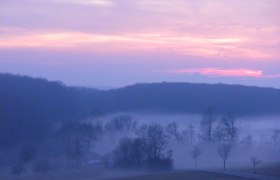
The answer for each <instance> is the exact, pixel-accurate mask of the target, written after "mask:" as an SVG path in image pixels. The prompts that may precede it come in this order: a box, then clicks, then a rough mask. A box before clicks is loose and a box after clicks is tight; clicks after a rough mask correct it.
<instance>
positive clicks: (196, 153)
mask: <svg viewBox="0 0 280 180" xmlns="http://www.w3.org/2000/svg"><path fill="white" fill-rule="evenodd" d="M190 153H191V156H192V158H193V159H194V163H195V168H196V169H197V159H198V157H199V156H200V155H201V153H202V151H201V149H200V148H198V147H194V148H193V149H192V150H191V152H190Z"/></svg>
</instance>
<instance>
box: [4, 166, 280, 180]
mask: <svg viewBox="0 0 280 180" xmlns="http://www.w3.org/2000/svg"><path fill="white" fill-rule="evenodd" d="M229 171H232V172H245V173H252V169H250V168H242V169H231V170H229ZM6 172H7V171H6ZM257 173H258V174H263V175H269V176H277V177H279V178H280V163H274V164H268V165H263V166H260V167H259V168H258V169H257ZM0 179H1V180H2V179H3V180H4V179H5V180H49V179H51V180H61V179H67V180H76V179H77V180H88V179H94V180H98V179H111V180H130V179H131V180H157V179H160V180H169V179H171V180H177V179H178V180H181V179H182V180H188V179H196V180H200V179H201V180H212V179H213V180H215V179H217V180H222V179H225V180H234V179H236V180H239V179H240V180H242V179H244V178H240V177H236V176H231V175H224V174H219V173H214V172H204V171H201V172H200V171H190V170H189V171H188V170H180V171H179V170H178V171H170V172H147V171H133V170H131V171H124V170H117V169H104V168H83V169H78V170H64V171H62V170H59V171H58V170H53V171H51V172H49V173H46V174H32V173H25V174H23V175H21V176H12V175H9V173H2V172H1V173H0Z"/></svg>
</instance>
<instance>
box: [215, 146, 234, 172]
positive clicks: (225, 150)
mask: <svg viewBox="0 0 280 180" xmlns="http://www.w3.org/2000/svg"><path fill="white" fill-rule="evenodd" d="M230 151H231V145H230V144H223V145H222V146H221V147H220V148H219V149H218V154H219V156H220V157H221V158H222V160H223V164H224V171H225V170H226V160H227V159H228V158H229V155H230Z"/></svg>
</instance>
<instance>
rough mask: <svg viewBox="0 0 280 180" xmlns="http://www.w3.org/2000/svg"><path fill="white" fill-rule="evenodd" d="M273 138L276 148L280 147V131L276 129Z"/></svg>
mask: <svg viewBox="0 0 280 180" xmlns="http://www.w3.org/2000/svg"><path fill="white" fill-rule="evenodd" d="M271 138H272V141H273V143H274V146H275V147H278V146H280V129H274V130H273V132H272V136H271Z"/></svg>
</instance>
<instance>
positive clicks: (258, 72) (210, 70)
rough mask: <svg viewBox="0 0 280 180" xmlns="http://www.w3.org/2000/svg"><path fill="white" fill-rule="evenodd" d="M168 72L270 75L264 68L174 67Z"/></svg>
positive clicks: (246, 75) (213, 74) (206, 74)
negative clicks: (265, 73)
mask: <svg viewBox="0 0 280 180" xmlns="http://www.w3.org/2000/svg"><path fill="white" fill-rule="evenodd" d="M167 72H169V73H185V74H200V75H204V76H231V77H256V78H259V77H268V75H264V74H263V71H262V70H252V69H220V68H190V69H172V70H167ZM270 76H271V75H270ZM274 76H275V75H274ZM271 77H272V76H271Z"/></svg>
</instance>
